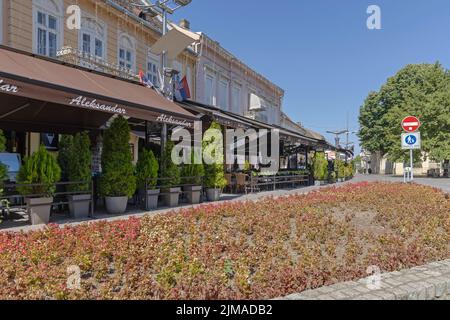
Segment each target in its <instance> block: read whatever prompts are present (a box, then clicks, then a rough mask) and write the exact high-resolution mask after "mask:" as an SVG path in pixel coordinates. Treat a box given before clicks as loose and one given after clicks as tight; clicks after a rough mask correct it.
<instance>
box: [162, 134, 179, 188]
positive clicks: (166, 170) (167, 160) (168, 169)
mask: <svg viewBox="0 0 450 320" xmlns="http://www.w3.org/2000/svg"><path fill="white" fill-rule="evenodd" d="M174 146H175V145H174V143H173V142H172V141H168V142H167V143H166V147H165V149H164V153H163V156H162V159H161V160H162V161H161V178H162V181H161V184H162V186H163V187H166V188H172V187H175V186H177V185H178V184H180V181H181V178H180V168H179V167H178V166H177V165H175V163H173V161H172V150H173V148H174Z"/></svg>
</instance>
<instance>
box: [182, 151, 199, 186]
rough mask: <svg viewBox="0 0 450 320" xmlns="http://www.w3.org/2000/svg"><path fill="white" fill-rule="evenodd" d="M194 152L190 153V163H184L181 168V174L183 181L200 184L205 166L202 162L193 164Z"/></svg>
mask: <svg viewBox="0 0 450 320" xmlns="http://www.w3.org/2000/svg"><path fill="white" fill-rule="evenodd" d="M194 160H195V153H194V152H192V154H191V163H190V164H184V165H183V167H182V168H181V176H182V177H183V178H186V179H183V183H186V184H193V185H201V184H202V178H203V177H204V176H205V168H204V166H203V163H201V164H195V161H194Z"/></svg>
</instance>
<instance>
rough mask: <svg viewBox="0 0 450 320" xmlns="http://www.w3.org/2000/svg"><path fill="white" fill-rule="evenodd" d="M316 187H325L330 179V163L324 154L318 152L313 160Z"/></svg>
mask: <svg viewBox="0 0 450 320" xmlns="http://www.w3.org/2000/svg"><path fill="white" fill-rule="evenodd" d="M313 172H314V180H315V185H316V186H317V185H319V186H320V185H324V184H325V180H326V179H327V177H328V161H327V159H326V158H325V153H324V152H316V154H315V155H314V159H313Z"/></svg>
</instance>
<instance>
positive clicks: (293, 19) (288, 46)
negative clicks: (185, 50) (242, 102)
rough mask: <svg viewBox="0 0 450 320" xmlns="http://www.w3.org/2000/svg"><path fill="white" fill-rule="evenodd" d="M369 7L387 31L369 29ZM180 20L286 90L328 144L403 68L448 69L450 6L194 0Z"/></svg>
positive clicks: (389, 0)
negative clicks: (377, 10) (422, 65)
mask: <svg viewBox="0 0 450 320" xmlns="http://www.w3.org/2000/svg"><path fill="white" fill-rule="evenodd" d="M369 5H378V6H379V7H380V9H381V28H382V29H381V30H369V29H368V28H367V19H368V17H369V16H370V14H368V13H367V8H368V6H369ZM181 18H186V19H188V20H189V21H190V22H191V29H192V30H194V31H202V32H205V33H206V34H208V36H210V37H211V38H213V39H214V40H216V41H219V42H220V43H221V45H222V46H223V47H224V48H226V49H227V50H228V51H230V52H232V53H233V54H234V55H235V56H237V57H238V58H239V59H240V60H242V61H244V62H245V63H246V64H247V65H249V66H250V67H252V68H253V69H255V70H256V71H258V72H259V73H261V74H263V75H264V76H265V77H267V78H268V79H269V80H271V81H272V82H273V83H275V84H277V85H278V86H280V87H281V88H283V89H284V90H285V98H284V101H283V106H282V108H283V110H284V112H286V113H287V114H288V115H290V116H291V118H292V119H293V120H294V121H299V122H301V123H302V124H303V125H304V126H306V127H307V128H310V129H313V130H315V131H318V132H320V133H322V134H324V135H325V136H326V137H327V139H328V140H329V141H330V142H334V137H333V136H332V135H329V134H326V131H328V130H331V131H335V130H339V129H345V128H346V126H347V124H346V122H347V118H348V119H349V129H350V130H351V131H357V130H358V127H359V125H358V114H359V109H360V107H361V105H362V104H363V102H364V100H365V98H366V97H367V95H368V93H369V92H370V91H376V90H379V88H380V87H381V86H382V85H383V84H384V83H385V82H386V80H387V78H389V77H391V76H393V75H395V73H396V72H397V71H399V70H400V69H401V68H402V67H404V66H405V65H407V64H412V63H435V62H436V61H439V62H440V63H441V64H442V65H443V66H444V67H446V68H449V67H450V1H448V0H371V1H366V0H276V1H273V0H272V1H268V0H259V1H258V0H192V3H191V4H190V5H189V6H188V7H185V8H182V9H180V10H179V11H178V12H176V13H175V14H174V16H173V17H172V19H173V20H175V21H179V20H180V19H181ZM343 138H344V137H343ZM350 141H352V142H355V143H357V144H358V138H357V136H356V135H354V134H353V135H351V137H350ZM357 151H359V147H357Z"/></svg>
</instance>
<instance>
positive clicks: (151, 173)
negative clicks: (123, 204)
mask: <svg viewBox="0 0 450 320" xmlns="http://www.w3.org/2000/svg"><path fill="white" fill-rule="evenodd" d="M158 171H159V164H158V160H157V159H156V157H155V155H154V153H153V151H151V150H148V149H144V150H143V151H142V152H141V153H140V154H139V159H138V162H137V164H136V181H137V185H138V189H139V193H140V195H141V199H142V197H145V198H144V199H145V202H146V208H145V209H146V210H153V209H156V208H158V198H159V193H160V189H157V188H156V185H157V183H158Z"/></svg>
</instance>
